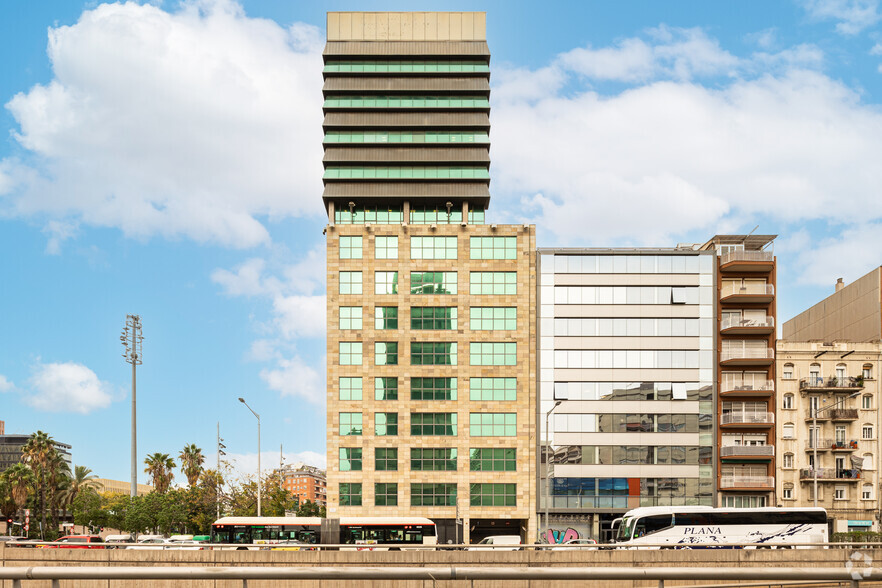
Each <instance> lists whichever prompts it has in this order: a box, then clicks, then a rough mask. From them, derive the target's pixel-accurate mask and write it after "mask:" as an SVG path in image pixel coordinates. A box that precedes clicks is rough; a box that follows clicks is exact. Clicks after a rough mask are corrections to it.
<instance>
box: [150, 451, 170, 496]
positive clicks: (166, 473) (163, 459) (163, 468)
mask: <svg viewBox="0 0 882 588" xmlns="http://www.w3.org/2000/svg"><path fill="white" fill-rule="evenodd" d="M144 463H145V464H146V465H147V467H146V468H145V469H144V473H146V474H150V476H151V477H152V478H153V489H154V490H155V491H156V492H158V493H159V494H165V491H166V490H168V488H169V486H171V481H172V480H174V478H175V472H174V469H175V460H173V459H172V458H170V457H169V456H168V454H167V453H158V452H157V453H154V454H153V455H148V456H147V459H145V460H144Z"/></svg>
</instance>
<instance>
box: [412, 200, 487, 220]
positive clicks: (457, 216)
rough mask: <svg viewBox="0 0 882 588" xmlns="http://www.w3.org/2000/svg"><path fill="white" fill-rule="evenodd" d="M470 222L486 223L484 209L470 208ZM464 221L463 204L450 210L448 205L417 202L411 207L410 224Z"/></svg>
mask: <svg viewBox="0 0 882 588" xmlns="http://www.w3.org/2000/svg"><path fill="white" fill-rule="evenodd" d="M468 220H469V224H472V225H480V224H484V211H483V210H469V219H468ZM460 223H462V206H459V207H451V208H450V212H448V211H447V208H446V207H442V208H438V207H437V206H431V205H429V206H420V205H419V204H415V205H413V206H411V208H410V224H412V225H432V224H435V225H451V224H456V225H458V224H460Z"/></svg>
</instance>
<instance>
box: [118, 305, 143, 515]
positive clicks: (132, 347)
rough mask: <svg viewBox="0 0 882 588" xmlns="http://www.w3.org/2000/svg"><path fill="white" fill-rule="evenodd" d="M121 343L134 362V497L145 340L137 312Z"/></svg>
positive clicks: (128, 318)
mask: <svg viewBox="0 0 882 588" xmlns="http://www.w3.org/2000/svg"><path fill="white" fill-rule="evenodd" d="M119 340H120V343H122V344H123V347H125V351H124V352H123V357H124V358H125V359H126V363H130V364H132V491H131V496H132V498H134V497H136V496H137V495H138V416H137V415H138V411H137V404H136V402H135V391H136V389H137V386H136V382H137V369H138V366H139V365H141V363H142V360H141V358H142V354H143V351H144V349H143V341H144V337H143V336H142V335H141V317H140V316H139V315H137V314H128V315H126V328H125V329H123V331H122V333H121V334H120V336H119Z"/></svg>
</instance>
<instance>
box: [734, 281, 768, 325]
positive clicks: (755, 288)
mask: <svg viewBox="0 0 882 588" xmlns="http://www.w3.org/2000/svg"><path fill="white" fill-rule="evenodd" d="M774 295H775V286H774V284H747V285H744V286H742V285H741V284H726V285H724V286H723V287H722V288H720V298H726V297H728V296H774ZM773 320H774V319H773ZM770 326H774V325H770Z"/></svg>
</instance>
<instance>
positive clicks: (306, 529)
mask: <svg viewBox="0 0 882 588" xmlns="http://www.w3.org/2000/svg"><path fill="white" fill-rule="evenodd" d="M323 520H324V521H325V525H324V528H323V527H322V521H323ZM211 542H212V543H213V544H224V545H238V546H241V547H239V549H249V548H254V547H255V546H261V545H265V546H272V545H279V544H303V545H304V547H305V548H308V547H309V546H317V545H320V544H328V545H336V544H345V545H355V546H357V548H359V549H390V548H391V549H396V548H398V549H400V548H401V547H408V546H417V545H435V544H436V543H437V542H438V537H437V533H436V529H435V523H433V522H432V521H431V520H429V519H426V518H421V517H342V518H340V519H321V518H319V517H224V518H221V519H218V520H217V521H215V522H214V524H213V525H212V526H211ZM374 545H376V546H377V547H373V546H374ZM362 546H363V547H362Z"/></svg>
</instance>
